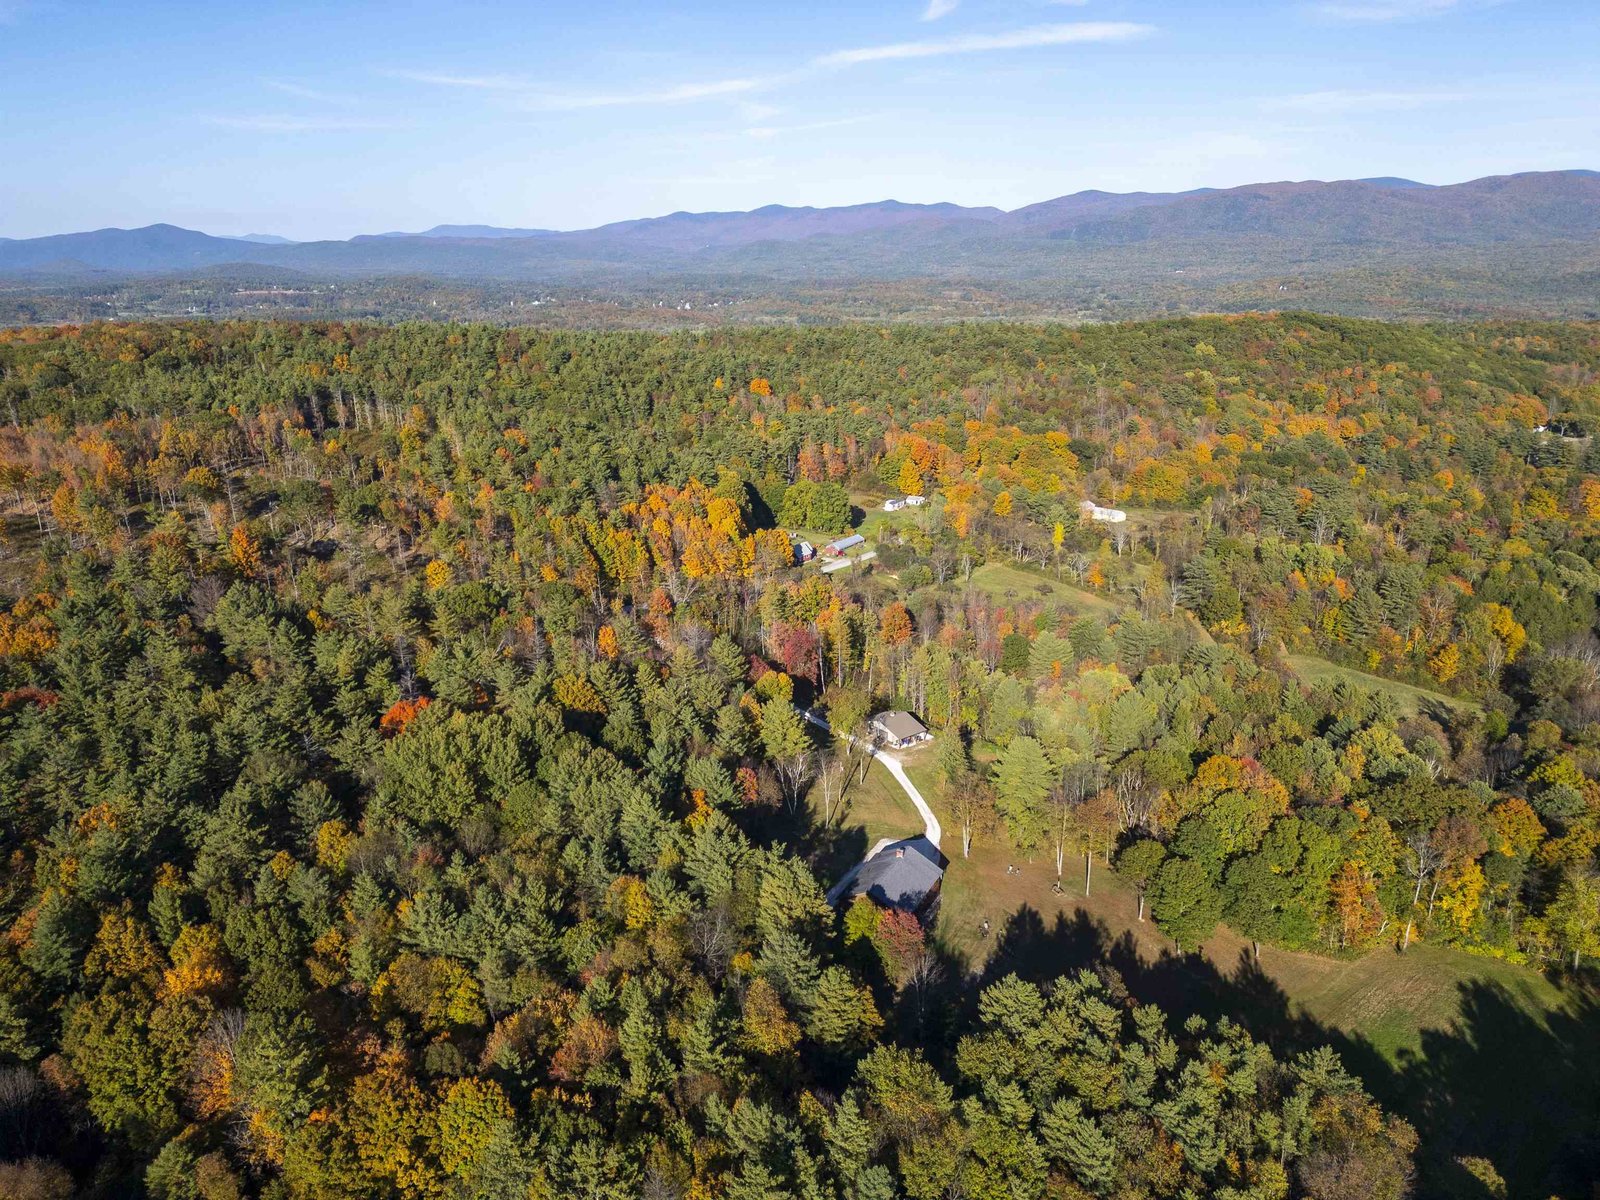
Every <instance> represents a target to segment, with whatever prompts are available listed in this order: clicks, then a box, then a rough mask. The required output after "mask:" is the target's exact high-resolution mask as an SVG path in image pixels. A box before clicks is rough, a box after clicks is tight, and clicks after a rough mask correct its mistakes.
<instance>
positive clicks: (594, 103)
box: [523, 79, 762, 109]
mask: <svg viewBox="0 0 1600 1200" xmlns="http://www.w3.org/2000/svg"><path fill="white" fill-rule="evenodd" d="M761 86H762V81H761V80H759V79H717V80H712V81H710V82H707V83H685V84H680V85H678V86H677V87H670V88H663V89H661V90H659V91H648V92H614V93H610V94H607V93H603V92H602V93H598V94H588V93H576V94H569V95H562V94H555V95H550V94H545V95H540V94H538V93H533V94H530V95H528V96H525V97H524V98H523V104H524V106H525V107H527V108H536V109H577V108H612V107H616V106H618V105H623V104H682V103H684V102H685V101H689V100H710V99H714V98H716V97H718V96H736V95H739V94H740V93H741V92H753V91H755V90H756V89H757V88H759V87H761Z"/></svg>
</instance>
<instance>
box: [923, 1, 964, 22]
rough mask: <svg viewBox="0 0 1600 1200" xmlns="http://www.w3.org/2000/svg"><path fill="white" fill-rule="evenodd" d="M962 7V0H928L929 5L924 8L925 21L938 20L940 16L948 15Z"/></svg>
mask: <svg viewBox="0 0 1600 1200" xmlns="http://www.w3.org/2000/svg"><path fill="white" fill-rule="evenodd" d="M959 7H961V0H928V7H927V8H925V9H923V10H922V19H923V20H924V21H937V20H938V19H939V18H940V17H948V16H949V15H950V14H951V13H953V12H955V10H956V9H957V8H959Z"/></svg>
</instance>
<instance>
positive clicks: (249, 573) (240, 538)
mask: <svg viewBox="0 0 1600 1200" xmlns="http://www.w3.org/2000/svg"><path fill="white" fill-rule="evenodd" d="M228 558H229V560H230V561H231V562H232V563H233V566H234V569H235V570H237V571H238V572H239V574H241V575H243V576H244V577H245V578H246V579H254V578H255V577H256V576H257V575H259V574H260V573H261V543H260V542H258V541H256V539H255V537H254V536H252V535H251V533H250V531H249V530H248V529H246V528H245V527H244V526H243V525H235V526H234V527H233V532H232V533H230V534H229V535H228Z"/></svg>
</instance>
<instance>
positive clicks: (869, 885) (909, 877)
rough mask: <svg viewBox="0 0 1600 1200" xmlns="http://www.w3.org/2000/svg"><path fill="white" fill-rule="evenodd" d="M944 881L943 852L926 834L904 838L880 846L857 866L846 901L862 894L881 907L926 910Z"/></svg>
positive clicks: (917, 911) (919, 911) (915, 911)
mask: <svg viewBox="0 0 1600 1200" xmlns="http://www.w3.org/2000/svg"><path fill="white" fill-rule="evenodd" d="M943 882H944V855H942V854H940V853H939V847H937V846H935V845H934V844H933V843H932V842H930V841H929V840H928V839H927V838H925V837H922V836H920V835H919V836H917V837H912V838H905V839H903V840H901V841H898V842H890V843H889V844H888V845H886V846H883V847H882V848H881V849H879V850H878V852H877V853H876V854H874V855H873V856H872V857H871V858H869V859H867V861H866V862H864V863H862V864H861V866H860V867H859V868H857V870H856V874H855V878H854V879H852V880H851V881H850V886H849V888H848V889H847V890H846V892H845V896H844V899H845V901H846V903H848V902H850V901H852V900H854V899H855V898H856V897H857V896H865V897H866V898H867V899H868V900H871V901H872V902H873V903H874V904H876V905H877V906H878V907H880V908H899V909H903V910H905V911H906V912H909V913H915V914H916V915H917V916H922V915H923V914H925V913H926V912H927V911H928V909H929V907H930V906H931V905H932V904H933V901H934V900H935V898H937V896H938V895H939V885H940V884H941V883H943Z"/></svg>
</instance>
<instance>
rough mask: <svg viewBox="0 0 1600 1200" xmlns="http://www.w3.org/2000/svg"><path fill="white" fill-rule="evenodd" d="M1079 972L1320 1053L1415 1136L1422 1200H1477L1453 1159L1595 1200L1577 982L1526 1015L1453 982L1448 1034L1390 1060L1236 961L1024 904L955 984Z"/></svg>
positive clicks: (1143, 998)
mask: <svg viewBox="0 0 1600 1200" xmlns="http://www.w3.org/2000/svg"><path fill="white" fill-rule="evenodd" d="M1086 969H1087V970H1097V971H1100V972H1103V973H1104V972H1108V971H1109V972H1114V973H1115V975H1114V978H1115V979H1117V980H1120V982H1121V984H1122V986H1124V987H1126V989H1127V993H1128V996H1129V998H1130V1000H1132V1001H1136V1002H1139V1003H1150V1004H1157V1005H1160V1006H1161V1007H1162V1008H1163V1009H1165V1010H1166V1011H1167V1012H1168V1014H1169V1015H1170V1017H1171V1019H1172V1021H1173V1024H1174V1025H1177V1024H1179V1023H1181V1022H1182V1021H1183V1020H1185V1019H1186V1018H1188V1017H1190V1016H1200V1017H1204V1018H1206V1019H1207V1020H1210V1021H1216V1020H1219V1019H1221V1018H1223V1017H1227V1018H1228V1019H1230V1020H1232V1021H1234V1022H1235V1023H1237V1024H1239V1025H1242V1026H1243V1027H1244V1028H1246V1029H1247V1030H1249V1031H1250V1033H1251V1035H1252V1036H1253V1037H1255V1038H1256V1039H1257V1040H1259V1041H1262V1042H1264V1043H1266V1044H1267V1045H1269V1046H1270V1047H1271V1048H1272V1049H1273V1051H1274V1053H1275V1054H1277V1055H1279V1056H1290V1055H1294V1054H1297V1053H1299V1052H1301V1051H1304V1050H1308V1049H1311V1048H1313V1047H1315V1046H1321V1045H1328V1046H1332V1047H1333V1048H1334V1050H1336V1051H1337V1052H1338V1053H1339V1055H1340V1057H1341V1058H1342V1059H1343V1060H1344V1063H1345V1066H1346V1067H1347V1068H1349V1069H1350V1070H1351V1071H1352V1072H1353V1073H1355V1074H1356V1075H1358V1076H1359V1077H1360V1078H1361V1079H1362V1081H1363V1082H1364V1083H1365V1085H1366V1087H1367V1090H1368V1091H1369V1092H1371V1093H1372V1095H1373V1096H1374V1097H1375V1098H1376V1099H1377V1100H1378V1101H1379V1102H1380V1103H1381V1104H1383V1105H1384V1106H1385V1107H1386V1108H1388V1109H1389V1110H1390V1111H1392V1112H1395V1113H1398V1114H1400V1115H1401V1116H1404V1117H1405V1118H1406V1119H1407V1120H1409V1121H1410V1122H1411V1123H1412V1124H1413V1125H1414V1126H1415V1127H1416V1129H1417V1132H1418V1134H1419V1135H1420V1137H1421V1139H1422V1146H1421V1149H1420V1151H1419V1153H1418V1181H1417V1184H1418V1186H1417V1195H1418V1196H1419V1197H1422V1198H1423V1200H1433V1198H1436V1197H1437V1198H1439V1200H1445V1198H1449V1200H1460V1198H1471V1197H1477V1196H1483V1197H1487V1196H1488V1193H1487V1191H1485V1190H1484V1189H1483V1188H1482V1187H1481V1185H1479V1184H1477V1183H1476V1182H1475V1181H1473V1180H1472V1179H1470V1178H1469V1177H1468V1176H1467V1175H1466V1173H1465V1172H1464V1171H1463V1170H1462V1169H1461V1168H1460V1167H1459V1166H1458V1165H1457V1164H1456V1160H1457V1159H1458V1158H1461V1157H1466V1156H1479V1157H1484V1158H1488V1159H1490V1160H1491V1161H1492V1162H1493V1163H1494V1165H1495V1167H1496V1169H1497V1170H1498V1171H1499V1172H1500V1173H1501V1175H1503V1176H1504V1177H1505V1179H1506V1182H1507V1184H1508V1185H1509V1189H1510V1196H1511V1198H1512V1200H1545V1198H1546V1197H1551V1196H1556V1197H1562V1198H1569V1197H1570V1198H1571V1200H1590V1198H1591V1197H1593V1196H1595V1194H1596V1192H1595V1181H1596V1180H1600V1002H1597V1000H1596V996H1595V994H1594V992H1593V990H1592V989H1591V988H1590V987H1589V986H1587V985H1586V984H1585V983H1583V982H1581V981H1566V982H1564V983H1563V984H1562V985H1561V987H1562V992H1563V1000H1564V1006H1563V1007H1561V1008H1557V1009H1554V1010H1552V1011H1550V1012H1548V1013H1543V1014H1538V1015H1535V1014H1533V1013H1530V1012H1529V1011H1528V1009H1527V1007H1526V1006H1525V1005H1524V1004H1523V1003H1521V1002H1520V1001H1519V1000H1518V998H1517V997H1516V996H1515V995H1514V994H1513V993H1512V992H1511V991H1510V990H1509V989H1507V988H1505V987H1503V986H1501V985H1499V984H1492V983H1484V982H1469V983H1463V984H1461V985H1460V992H1461V1000H1460V1017H1459V1019H1458V1021H1457V1023H1456V1026H1455V1027H1454V1028H1450V1029H1430V1030H1425V1031H1424V1032H1423V1034H1422V1048H1421V1050H1420V1051H1402V1052H1401V1054H1400V1055H1399V1056H1398V1058H1397V1059H1396V1060H1391V1059H1389V1058H1386V1057H1385V1056H1384V1055H1383V1054H1381V1053H1380V1052H1379V1051H1378V1050H1377V1049H1376V1048H1375V1047H1374V1046H1373V1044H1372V1043H1371V1042H1370V1041H1368V1040H1367V1039H1365V1038H1363V1037H1360V1036H1359V1035H1355V1036H1352V1035H1350V1034H1347V1033H1345V1032H1344V1031H1342V1030H1339V1029H1335V1028H1332V1027H1330V1026H1326V1025H1323V1024H1321V1023H1320V1022H1318V1021H1316V1020H1314V1019H1312V1018H1310V1017H1308V1016H1306V1015H1304V1014H1303V1013H1300V1012H1298V1011H1297V1010H1296V1009H1295V1006H1294V1005H1293V1004H1292V1003H1291V1001H1290V999H1289V996H1288V994H1287V993H1286V992H1284V990H1283V989H1282V987H1280V986H1279V985H1278V983H1277V981H1276V980H1275V979H1273V978H1272V977H1271V976H1270V975H1268V974H1267V973H1266V972H1265V971H1264V970H1262V968H1261V966H1260V964H1259V963H1257V962H1256V961H1255V960H1254V959H1253V958H1252V957H1251V956H1250V954H1249V952H1248V951H1246V952H1242V953H1241V954H1240V956H1239V960H1238V962H1237V964H1236V965H1235V966H1234V968H1233V969H1232V970H1231V971H1224V970H1222V969H1219V968H1218V967H1217V965H1216V964H1214V963H1212V962H1211V961H1210V960H1208V959H1206V958H1203V957H1202V956H1200V955H1196V954H1176V953H1172V952H1170V951H1167V952H1163V953H1161V954H1160V955H1158V956H1157V957H1155V958H1153V959H1152V958H1149V957H1146V956H1145V955H1143V954H1141V953H1140V951H1139V949H1138V947H1137V945H1136V944H1135V942H1134V939H1133V937H1132V935H1131V934H1127V933H1124V934H1122V935H1120V936H1114V935H1113V934H1112V933H1111V931H1110V929H1109V928H1108V927H1107V926H1106V925H1105V923H1104V922H1101V921H1097V920H1094V919H1093V918H1091V917H1090V916H1089V915H1088V914H1087V913H1084V912H1082V911H1081V910H1080V911H1078V912H1077V913H1076V914H1074V915H1073V916H1071V917H1069V916H1067V915H1066V914H1065V913H1058V914H1057V915H1056V917H1055V920H1054V923H1053V924H1049V925H1047V924H1046V922H1045V919H1044V918H1043V917H1042V916H1041V915H1040V914H1039V912H1038V911H1037V910H1035V909H1033V908H1031V907H1028V906H1024V907H1023V908H1021V909H1019V910H1018V911H1017V912H1015V913H1013V914H1012V915H1011V917H1010V918H1009V919H1008V920H1007V922H1006V925H1005V927H1004V929H1003V930H1002V931H1001V932H1000V934H999V936H998V938H997V939H996V942H995V947H994V953H993V955H992V956H991V957H990V959H989V962H988V963H987V964H986V965H985V966H984V967H983V969H982V970H981V971H978V972H976V973H971V974H968V975H967V978H968V980H969V983H970V986H969V987H968V989H967V991H968V997H967V1002H968V1003H971V1000H972V998H973V997H975V995H976V993H977V991H979V990H981V988H982V987H983V986H986V985H987V984H989V983H992V982H994V981H995V980H997V979H1001V978H1003V977H1005V976H1006V975H1010V974H1015V975H1017V976H1019V977H1021V978H1024V979H1028V980H1031V981H1033V982H1036V983H1046V982H1048V981H1050V980H1053V979H1056V978H1059V977H1060V976H1062V975H1065V974H1071V973H1073V972H1076V971H1079V970H1086Z"/></svg>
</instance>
